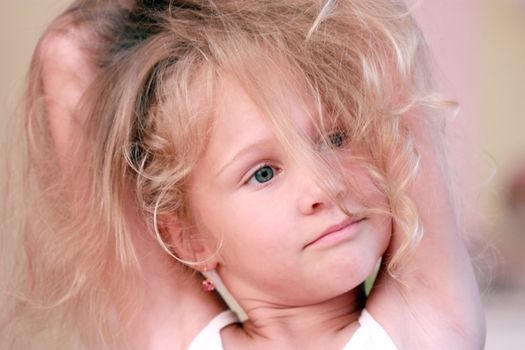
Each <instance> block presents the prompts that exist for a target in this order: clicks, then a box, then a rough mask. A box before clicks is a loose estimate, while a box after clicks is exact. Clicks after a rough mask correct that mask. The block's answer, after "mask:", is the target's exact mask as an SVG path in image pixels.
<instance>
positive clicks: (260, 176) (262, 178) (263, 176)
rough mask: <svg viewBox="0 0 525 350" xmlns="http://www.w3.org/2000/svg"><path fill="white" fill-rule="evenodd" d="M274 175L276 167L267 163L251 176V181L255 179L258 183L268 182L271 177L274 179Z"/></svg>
mask: <svg viewBox="0 0 525 350" xmlns="http://www.w3.org/2000/svg"><path fill="white" fill-rule="evenodd" d="M274 175H275V171H274V169H273V168H272V167H271V166H269V165H265V166H263V167H261V168H259V169H257V171H256V172H255V173H254V174H253V175H252V177H251V178H250V181H251V180H252V179H253V180H255V181H257V182H258V183H261V184H262V183H265V182H268V181H270V180H271V179H273V177H274Z"/></svg>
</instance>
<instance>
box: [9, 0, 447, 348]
mask: <svg viewBox="0 0 525 350" xmlns="http://www.w3.org/2000/svg"><path fill="white" fill-rule="evenodd" d="M115 3H118V2H115ZM104 6H106V7H104ZM101 9H104V11H102V10H101ZM65 16H69V17H70V18H74V21H75V22H76V23H81V24H82V25H85V26H87V27H89V28H90V29H91V28H93V29H92V30H93V31H95V32H96V33H97V35H98V37H100V43H101V44H100V45H99V46H96V47H95V48H93V47H91V48H90V49H93V50H92V52H94V53H95V54H93V57H97V58H98V60H97V65H98V70H99V72H98V75H97V78H96V80H95V82H94V83H93V84H92V86H91V88H90V90H89V92H88V95H87V97H86V99H85V101H86V103H85V108H83V111H84V113H86V114H87V117H86V123H85V127H84V130H85V135H84V141H83V143H82V145H80V146H79V150H78V152H77V158H76V159H75V160H74V161H73V162H74V164H76V165H77V166H78V167H77V169H81V171H82V172H83V173H85V178H86V179H87V181H86V185H85V186H83V187H82V191H80V193H78V194H76V195H71V194H70V193H69V192H70V191H69V188H66V185H65V183H66V182H67V180H66V179H65V178H64V177H61V176H60V175H58V176H57V175H56V169H57V159H56V157H55V156H53V145H52V138H51V136H50V132H49V130H48V129H49V128H48V126H47V123H46V114H45V112H44V111H45V108H44V104H43V101H44V97H45V96H43V92H42V91H41V89H40V88H39V83H38V81H39V79H40V74H41V72H40V71H39V64H40V63H39V58H38V50H37V54H36V56H35V58H34V60H33V63H32V68H31V71H30V75H29V83H28V86H29V87H28V90H27V91H28V92H27V95H26V101H25V103H26V105H27V108H26V141H27V144H26V147H27V162H26V163H27V167H25V168H24V176H23V179H24V181H25V183H24V186H23V187H24V194H27V197H24V198H26V199H31V200H32V202H31V204H29V202H24V203H21V204H20V206H19V207H23V206H25V208H26V209H25V210H24V211H23V213H24V214H25V215H24V216H23V218H22V220H21V222H22V225H20V227H18V228H17V231H16V233H17V234H20V235H21V236H20V241H21V242H20V243H21V245H23V246H24V247H25V252H24V253H23V254H22V255H21V256H20V258H18V257H17V260H18V259H19V267H20V268H21V270H19V271H20V272H19V273H18V275H19V276H23V277H24V278H23V279H22V283H23V284H22V286H23V287H24V289H22V292H23V294H21V295H17V297H18V299H19V300H20V302H19V303H18V304H17V305H16V306H15V307H14V308H15V309H16V308H18V309H16V310H15V312H14V313H15V314H18V315H24V317H26V319H31V320H32V322H33V323H32V325H33V328H31V331H32V332H36V331H38V330H39V328H38V327H43V322H44V321H43V320H47V321H49V320H53V321H55V322H56V323H57V324H62V325H63V329H61V333H60V334H80V335H83V337H81V338H82V342H83V343H84V344H88V345H87V346H88V347H89V346H90V345H91V346H93V344H106V345H107V346H109V347H117V346H116V345H117V344H121V345H122V343H120V341H122V339H123V338H124V336H125V332H124V331H122V332H120V333H119V334H117V335H115V334H113V333H112V331H111V330H112V329H113V330H114V329H115V324H118V325H119V329H124V328H125V327H124V326H122V327H121V326H120V325H125V324H126V321H127V319H129V317H131V314H132V310H133V307H134V304H133V302H132V300H136V295H135V294H134V293H136V290H140V288H133V287H132V285H133V283H138V282H137V276H138V271H139V266H138V262H137V258H136V256H135V252H134V250H133V245H132V243H131V239H130V237H129V235H127V234H126V222H125V220H124V215H123V206H124V205H123V203H124V202H125V199H126V196H127V193H128V191H129V189H130V184H132V185H133V186H134V188H135V190H136V201H137V203H138V204H139V206H140V207H141V208H142V209H143V212H144V215H145V217H146V218H147V219H148V222H149V223H150V224H151V223H153V214H154V213H155V214H156V215H157V216H158V217H159V218H163V217H169V216H170V215H173V214H176V215H177V216H178V217H179V218H181V219H182V220H183V221H184V220H190V219H191V217H192V214H191V212H190V208H189V205H188V203H187V201H186V189H187V180H188V176H189V174H191V172H192V169H193V167H194V166H195V164H196V162H197V160H198V159H199V156H200V154H201V153H202V152H203V150H204V149H205V147H206V140H207V139H208V136H209V133H210V130H211V127H212V123H213V118H212V117H213V115H214V110H215V107H216V106H217V105H218V103H220V101H218V96H219V95H218V93H219V90H220V86H221V85H220V82H221V80H222V79H224V78H225V77H230V78H233V79H234V80H235V81H237V82H238V83H239V84H240V86H241V87H242V88H243V89H244V90H245V91H246V92H247V94H248V96H249V97H250V98H251V99H252V100H253V101H254V102H255V103H256V105H257V106H258V107H259V108H260V110H261V111H262V112H263V113H264V115H265V116H266V117H267V118H268V119H269V120H270V121H271V124H272V126H273V128H274V131H275V134H276V136H277V137H278V139H279V141H280V142H281V143H282V144H283V145H284V146H285V147H286V149H287V150H288V151H290V152H291V154H293V155H294V157H295V158H296V159H298V160H299V161H303V162H305V163H307V164H308V166H310V167H311V168H312V169H313V170H314V171H315V174H317V175H318V176H319V181H320V183H321V185H322V186H324V188H325V189H326V191H327V192H328V193H333V190H332V188H333V186H332V183H333V182H334V180H335V176H342V175H341V174H343V175H344V164H345V162H346V160H347V158H348V159H351V160H352V161H355V162H358V163H359V164H360V165H361V166H362V167H363V168H364V169H365V170H366V171H367V173H368V175H369V176H370V177H371V178H372V179H373V181H374V183H375V185H376V186H377V187H378V188H379V189H380V190H381V191H382V192H383V193H384V194H385V195H386V197H387V198H388V200H389V204H390V212H389V214H390V215H391V217H392V219H393V220H394V223H395V225H396V227H397V228H398V229H399V231H400V232H399V233H398V234H400V235H401V236H402V237H404V244H403V245H402V247H401V248H400V249H399V251H397V252H396V253H395V254H394V255H393V256H390V257H387V261H386V264H387V266H388V268H389V271H390V272H391V273H396V271H397V270H398V267H399V262H400V258H401V257H403V256H404V255H406V254H408V253H409V252H410V248H411V247H413V245H414V244H415V243H416V242H417V241H418V240H419V238H420V237H421V235H422V229H421V227H420V224H419V218H418V213H417V210H416V208H415V206H414V204H413V202H412V201H411V199H410V197H409V196H408V193H407V190H408V188H409V186H410V183H411V180H412V179H413V177H414V176H415V174H416V172H417V168H418V154H417V152H416V150H415V148H414V145H413V144H412V138H411V135H410V132H409V129H408V127H407V123H408V120H409V119H421V120H422V121H423V122H425V123H426V122H428V123H435V121H434V113H433V109H434V107H435V106H436V105H437V102H436V101H437V100H438V99H437V98H436V97H435V96H436V95H435V93H434V89H433V84H432V79H431V74H430V69H429V65H428V61H429V58H428V53H427V48H426V44H425V42H424V40H423V37H422V35H421V33H420V30H419V29H418V27H417V25H416V24H415V22H414V20H413V18H412V17H411V16H410V14H409V11H408V10H407V9H406V7H405V6H404V5H403V3H402V2H401V1H398V0H383V1H378V0H339V1H337V0H290V1H261V0H222V1H211V0H200V1H199V0H188V1H170V0H165V1H147V0H141V1H137V2H136V3H135V4H133V5H132V6H124V5H118V4H117V5H115V6H107V5H104V4H103V2H100V1H96V0H93V1H79V2H78V3H77V4H76V5H75V6H73V7H72V8H71V9H70V10H69V11H68V12H66V15H65ZM62 18H64V17H62ZM290 97H293V98H297V99H299V100H300V101H301V102H304V104H305V105H307V106H309V108H308V111H309V114H310V116H311V118H312V120H315V121H316V126H317V127H318V132H319V135H320V137H321V138H326V137H327V135H329V134H330V131H331V129H330V128H332V127H333V125H337V128H339V129H341V130H342V132H343V133H344V135H345V139H346V140H348V141H347V142H346V143H345V145H344V147H343V150H344V151H345V152H342V153H343V154H345V157H346V158H345V159H343V160H342V161H341V164H340V165H341V167H340V168H339V169H338V170H337V171H335V172H334V171H332V170H333V169H332V167H333V166H334V165H333V164H329V163H328V162H327V161H326V160H325V158H324V157H323V155H322V154H319V152H316V151H315V149H312V148H311V147H307V146H308V140H306V138H305V137H304V135H301V134H300V133H299V132H298V131H296V130H295V129H294V128H293V127H292V122H291V120H290V118H289V115H290V114H289V108H290V106H289V98H290ZM337 174H339V175H337ZM344 176H345V178H350V179H349V180H348V185H349V186H352V181H351V174H350V175H344ZM335 197H336V196H335V194H334V198H335ZM342 209H345V208H342ZM370 210H374V208H370ZM155 229H156V227H153V225H151V233H152V234H153V233H154V232H155ZM158 238H159V240H160V241H161V243H162V244H163V245H164V247H165V248H166V250H167V251H168V252H169V253H171V254H172V253H173V247H172V245H171V243H170V242H167V241H166V239H165V238H166V237H164V236H163V235H162V232H160V233H159V237H158ZM122 291H128V292H127V293H122ZM22 292H21V293H22ZM65 320H72V321H73V322H69V323H67V322H65ZM28 324H29V323H28ZM35 325H36V326H35ZM35 327H36V328H35ZM81 329H82V330H81ZM68 332H69V333H68ZM52 336H54V334H51V335H49V337H52ZM56 339H61V341H62V342H63V343H64V344H65V341H64V340H63V339H64V338H60V337H59V336H56ZM22 347H23V346H22Z"/></svg>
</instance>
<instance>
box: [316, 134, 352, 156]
mask: <svg viewBox="0 0 525 350" xmlns="http://www.w3.org/2000/svg"><path fill="white" fill-rule="evenodd" d="M346 138H347V136H346V133H345V132H344V131H341V130H337V131H335V132H333V133H331V134H330V135H328V136H327V137H326V141H325V140H323V141H322V142H321V144H320V145H319V149H320V150H321V151H326V150H328V149H330V148H332V149H334V148H341V147H343V146H344V144H345V141H346Z"/></svg>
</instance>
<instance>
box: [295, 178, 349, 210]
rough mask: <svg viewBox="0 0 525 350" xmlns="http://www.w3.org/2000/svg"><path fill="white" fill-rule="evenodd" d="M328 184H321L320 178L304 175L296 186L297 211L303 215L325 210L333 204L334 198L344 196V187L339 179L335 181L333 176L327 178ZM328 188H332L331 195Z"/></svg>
mask: <svg viewBox="0 0 525 350" xmlns="http://www.w3.org/2000/svg"><path fill="white" fill-rule="evenodd" d="M327 180H330V181H331V182H336V183H333V184H332V183H331V182H329V184H330V186H323V184H322V183H321V181H322V180H321V179H318V178H313V177H306V176H305V177H304V178H303V179H301V180H299V181H300V182H301V185H300V186H298V188H297V191H298V206H299V211H300V212H301V213H302V214H303V215H312V214H315V213H317V212H319V211H322V210H326V209H329V208H331V207H332V206H334V205H335V203H334V200H336V199H342V198H343V197H344V193H345V188H344V186H343V185H342V182H341V181H336V179H335V178H331V179H327ZM329 190H333V195H335V198H334V197H333V196H331V195H330V193H329V192H328V191H329Z"/></svg>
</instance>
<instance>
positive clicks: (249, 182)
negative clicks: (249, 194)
mask: <svg viewBox="0 0 525 350" xmlns="http://www.w3.org/2000/svg"><path fill="white" fill-rule="evenodd" d="M264 168H270V169H271V171H272V177H271V178H270V179H268V180H267V181H264V182H259V181H256V180H255V177H256V175H257V173H258V172H259V171H261V170H262V169H264ZM279 172H280V169H279V168H277V167H275V166H273V165H271V164H270V163H267V162H265V163H263V164H261V165H260V166H258V167H257V169H255V170H254V171H253V172H252V173H251V175H250V177H248V179H247V180H246V181H245V182H244V184H245V185H254V186H263V185H265V184H267V183H268V182H271V181H272V180H273V179H274V178H275V176H276V175H278V174H279Z"/></svg>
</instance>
